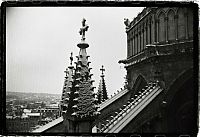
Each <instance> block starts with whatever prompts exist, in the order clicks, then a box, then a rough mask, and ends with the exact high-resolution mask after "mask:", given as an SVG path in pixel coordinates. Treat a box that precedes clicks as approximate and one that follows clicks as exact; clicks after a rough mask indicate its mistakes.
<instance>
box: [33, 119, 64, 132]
mask: <svg viewBox="0 0 200 137" xmlns="http://www.w3.org/2000/svg"><path fill="white" fill-rule="evenodd" d="M61 122H63V117H59V118H57V119H55V120H53V121H51V122H49V123H47V124H46V125H44V126H41V127H40V128H38V129H36V130H34V131H32V132H33V133H41V132H44V131H46V130H48V129H50V128H52V127H54V126H55V125H57V124H59V123H61Z"/></svg>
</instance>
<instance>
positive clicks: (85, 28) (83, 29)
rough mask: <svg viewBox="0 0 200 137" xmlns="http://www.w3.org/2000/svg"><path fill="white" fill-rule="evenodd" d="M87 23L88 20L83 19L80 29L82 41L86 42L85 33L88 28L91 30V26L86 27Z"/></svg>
mask: <svg viewBox="0 0 200 137" xmlns="http://www.w3.org/2000/svg"><path fill="white" fill-rule="evenodd" d="M85 22H86V19H85V18H83V20H82V28H80V31H79V33H80V35H82V39H81V40H82V41H84V40H85V32H86V31H87V30H88V28H89V26H88V25H86V24H85Z"/></svg>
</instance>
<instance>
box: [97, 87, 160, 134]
mask: <svg viewBox="0 0 200 137" xmlns="http://www.w3.org/2000/svg"><path fill="white" fill-rule="evenodd" d="M161 91H162V89H161V88H160V86H159V85H158V83H149V85H148V86H146V87H145V88H144V89H142V90H141V91H139V92H138V95H135V96H134V98H131V99H130V101H128V102H127V104H126V105H124V106H123V108H121V109H120V112H119V113H118V112H116V115H115V116H111V120H107V123H106V124H104V125H102V128H101V129H98V130H99V132H103V133H118V132H119V131H120V130H122V129H123V128H124V127H125V126H126V125H127V124H128V123H129V122H130V121H131V120H132V119H133V118H134V117H135V116H136V115H137V114H138V113H139V112H141V111H142V110H143V109H144V108H145V107H146V106H147V105H148V104H149V103H150V102H151V101H152V100H153V99H154V98H155V97H156V96H157V95H158V94H159V93H160V92H161Z"/></svg>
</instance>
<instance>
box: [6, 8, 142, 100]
mask: <svg viewBox="0 0 200 137" xmlns="http://www.w3.org/2000/svg"><path fill="white" fill-rule="evenodd" d="M143 9H144V7H7V8H6V90H8V91H17V92H18V91H19V92H21V91H25V92H30V91H36V92H39V93H41V92H45V93H46V92H48V93H52V94H62V91H63V85H64V78H65V75H66V74H65V73H64V71H65V69H66V68H67V67H68V66H69V64H70V60H69V57H70V53H71V52H73V57H74V60H73V62H75V61H77V59H76V57H75V56H77V55H78V53H79V50H80V49H79V48H78V47H77V44H78V43H79V42H80V40H81V36H80V35H79V30H80V28H81V25H82V24H81V21H82V19H83V18H85V19H86V24H87V25H88V26H89V29H88V31H87V32H86V42H88V44H89V48H87V54H88V55H89V56H90V58H89V61H90V62H91V64H90V67H91V68H92V70H91V73H92V74H93V76H92V79H93V80H95V82H94V83H93V86H94V87H96V88H95V89H94V92H95V93H97V91H98V87H99V81H100V79H101V77H100V75H101V72H100V68H101V66H102V65H104V68H105V72H104V75H105V84H106V89H107V92H108V96H109V97H110V96H111V95H113V94H114V93H117V90H120V89H121V88H123V86H124V84H125V79H124V77H125V75H126V69H125V68H124V64H119V63H118V61H119V60H122V59H126V58H127V34H126V26H125V24H124V18H128V19H129V20H130V21H132V20H133V18H134V17H136V16H137V15H138V13H139V12H141V11H142V10H143ZM73 65H74V63H73Z"/></svg>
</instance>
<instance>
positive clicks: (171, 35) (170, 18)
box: [167, 10, 175, 41]
mask: <svg viewBox="0 0 200 137" xmlns="http://www.w3.org/2000/svg"><path fill="white" fill-rule="evenodd" d="M167 29H168V31H167V32H168V34H167V35H168V40H169V41H171V40H175V21H174V12H173V10H170V11H169V12H168V22H167Z"/></svg>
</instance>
